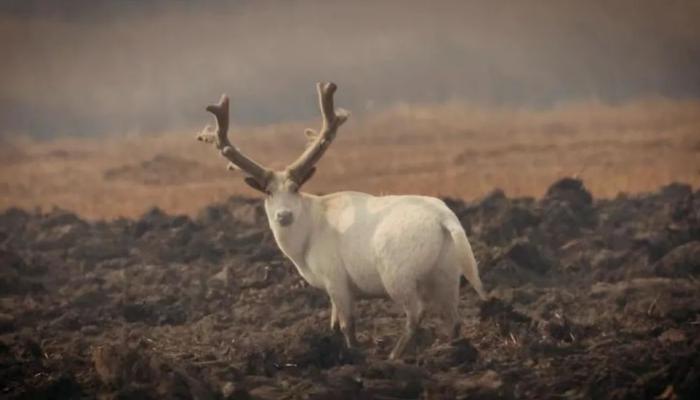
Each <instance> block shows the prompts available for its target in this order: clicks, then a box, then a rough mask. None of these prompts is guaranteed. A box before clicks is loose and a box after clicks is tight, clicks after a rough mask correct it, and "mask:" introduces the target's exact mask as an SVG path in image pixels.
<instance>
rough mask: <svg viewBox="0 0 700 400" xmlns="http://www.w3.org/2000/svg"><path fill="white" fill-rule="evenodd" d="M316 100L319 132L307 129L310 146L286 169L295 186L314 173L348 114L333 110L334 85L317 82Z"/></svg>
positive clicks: (343, 111) (341, 110)
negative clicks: (319, 123)
mask: <svg viewBox="0 0 700 400" xmlns="http://www.w3.org/2000/svg"><path fill="white" fill-rule="evenodd" d="M316 89H317V91H318V100H319V105H320V108H321V116H322V117H323V126H322V128H321V132H320V133H318V134H316V133H315V132H313V130H310V129H307V130H306V135H307V136H309V137H311V138H312V142H311V144H310V145H309V146H308V147H307V148H306V150H305V151H304V153H302V155H301V156H299V158H298V159H297V160H296V161H294V162H293V163H292V164H290V165H289V166H288V167H287V171H288V172H289V176H290V178H291V179H292V180H294V182H296V183H297V185H299V186H301V185H303V184H304V182H306V181H307V180H308V179H309V178H310V177H311V175H312V174H313V172H314V170H315V169H314V165H315V164H316V163H317V162H318V160H320V159H321V157H322V156H323V153H325V152H326V149H328V146H330V144H331V143H332V142H333V139H335V135H336V132H337V131H338V127H340V125H342V124H343V122H345V121H346V120H347V119H348V116H349V115H350V113H348V112H347V111H345V110H343V109H342V108H339V109H337V110H336V109H334V108H333V94H334V93H335V90H336V89H337V86H336V85H335V84H334V83H330V82H319V83H317V84H316Z"/></svg>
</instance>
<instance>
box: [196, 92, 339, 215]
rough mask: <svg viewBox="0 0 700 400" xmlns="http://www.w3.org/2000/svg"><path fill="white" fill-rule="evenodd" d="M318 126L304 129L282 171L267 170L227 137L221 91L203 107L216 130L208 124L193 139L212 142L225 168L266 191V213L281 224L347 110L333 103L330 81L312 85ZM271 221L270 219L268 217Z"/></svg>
mask: <svg viewBox="0 0 700 400" xmlns="http://www.w3.org/2000/svg"><path fill="white" fill-rule="evenodd" d="M316 88H317V91H318V99H319V107H320V109H321V116H322V126H321V130H320V132H318V133H317V132H315V131H314V130H312V129H307V130H306V131H305V133H306V136H307V137H309V138H310V139H311V141H310V143H309V145H308V146H307V148H306V150H305V151H304V152H303V153H302V154H301V155H300V156H299V158H297V159H296V160H295V161H294V162H293V163H291V164H289V165H288V166H287V167H286V168H285V169H284V170H282V171H273V170H270V169H268V168H266V167H264V166H262V165H260V164H259V163H257V162H255V161H254V160H253V159H251V158H249V157H247V156H246V155H244V154H243V153H241V151H240V150H239V149H238V148H236V147H235V146H234V145H232V144H231V142H230V141H229V139H228V125H229V99H228V97H227V96H226V95H225V94H224V95H222V96H221V100H219V103H218V104H215V105H210V106H209V107H207V108H206V110H207V111H209V112H210V113H212V114H214V117H215V118H216V130H212V129H211V128H210V127H209V126H207V127H205V128H204V130H203V131H202V132H201V133H199V134H198V135H197V139H198V140H200V141H203V142H207V143H214V144H215V145H216V148H217V149H219V151H220V152H221V155H223V156H224V157H225V158H226V159H228V160H229V164H228V169H229V170H241V171H243V172H244V173H245V174H246V175H248V176H246V177H245V182H246V183H247V184H248V185H249V186H251V187H252V188H253V189H255V190H258V191H260V192H263V193H265V194H266V195H267V197H266V199H265V203H266V208H267V209H268V215H269V216H270V217H271V218H273V217H274V220H275V222H276V223H277V224H279V225H280V226H282V227H285V226H289V225H291V224H292V223H293V222H294V220H295V218H296V216H297V215H298V213H299V211H300V209H301V197H300V195H299V189H300V188H301V187H302V186H303V185H304V183H306V182H307V181H308V180H309V179H311V177H312V176H313V174H314V173H315V172H316V167H315V165H316V163H317V162H318V161H319V160H320V159H321V157H323V154H324V153H325V152H326V150H327V149H328V147H329V146H330V144H331V143H332V142H333V139H335V135H336V133H337V131H338V128H339V127H340V125H342V124H343V123H344V122H345V121H346V120H347V118H348V116H349V113H348V112H347V111H345V110H343V109H337V110H336V109H335V108H334V106H333V94H334V93H335V91H336V89H337V87H336V85H335V84H334V83H330V82H321V83H318V84H317V85H316ZM271 222H272V221H271Z"/></svg>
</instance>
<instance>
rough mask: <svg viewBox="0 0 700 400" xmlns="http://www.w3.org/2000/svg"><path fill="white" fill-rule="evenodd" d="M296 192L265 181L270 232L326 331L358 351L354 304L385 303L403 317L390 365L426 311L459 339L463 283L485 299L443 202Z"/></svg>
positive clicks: (294, 185) (282, 182)
mask: <svg viewBox="0 0 700 400" xmlns="http://www.w3.org/2000/svg"><path fill="white" fill-rule="evenodd" d="M319 87H320V86H319ZM319 93H321V92H320V90H319ZM302 183H303V182H302ZM298 189H299V183H298V180H297V179H294V177H293V176H292V174H290V172H289V171H288V170H285V171H281V172H272V171H270V172H269V173H268V176H267V177H266V181H265V184H264V190H265V192H267V197H266V198H265V212H266V214H267V218H268V220H269V223H270V228H271V229H272V232H273V234H274V237H275V240H276V241H277V244H278V246H279V248H280V249H281V250H282V252H284V254H285V255H286V256H287V257H289V259H291V261H292V262H293V263H294V265H295V266H296V268H297V270H298V271H299V274H300V275H301V276H302V277H303V278H304V280H306V282H308V283H309V284H310V285H311V286H313V287H316V288H319V289H323V290H325V291H326V293H327V294H328V296H329V297H330V301H331V305H332V309H331V328H332V329H337V328H340V330H341V331H342V333H343V335H344V336H345V340H346V344H347V346H348V347H355V346H356V339H355V332H354V318H353V303H354V302H355V300H356V299H361V298H372V297H388V298H390V299H392V300H393V301H394V302H396V303H397V304H399V305H400V306H401V307H402V308H403V310H404V311H405V312H406V328H405V332H404V334H403V335H402V336H401V338H400V339H399V340H398V342H397V343H396V345H395V347H394V349H393V351H392V352H391V356H390V357H391V358H398V357H401V356H402V354H403V353H404V350H405V349H406V347H407V346H408V344H409V343H410V342H411V341H412V339H413V337H414V335H415V332H416V329H417V327H418V325H419V324H420V321H421V319H422V318H423V315H424V311H425V308H426V306H427V305H428V304H433V305H434V306H435V307H436V308H437V310H438V311H440V312H441V313H442V314H443V316H444V318H445V319H446V322H447V323H448V328H449V329H450V333H451V334H452V335H453V337H454V336H455V335H457V334H458V333H459V326H460V322H459V321H460V318H459V313H458V304H459V286H460V277H461V276H462V275H464V276H465V277H466V278H467V280H468V281H469V283H471V285H472V286H473V287H474V289H475V290H476V292H477V293H478V295H479V296H480V297H481V298H482V299H485V294H484V290H483V288H482V284H481V280H480V279H479V271H478V269H477V264H476V260H475V259H474V255H473V253H472V249H471V246H470V244H469V241H468V240H467V237H466V234H465V233H464V230H463V228H462V226H461V224H460V222H459V220H458V218H457V217H456V216H455V214H454V213H453V212H452V211H451V210H450V209H449V208H448V207H447V206H446V205H445V203H443V202H442V201H441V200H439V199H437V198H433V197H424V196H381V197H376V196H372V195H369V194H365V193H358V192H339V193H334V194H329V195H325V196H315V195H311V194H306V193H302V192H299V190H298Z"/></svg>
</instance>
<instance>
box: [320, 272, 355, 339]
mask: <svg viewBox="0 0 700 400" xmlns="http://www.w3.org/2000/svg"><path fill="white" fill-rule="evenodd" d="M327 290H328V295H329V296H330V298H331V304H332V305H333V308H332V310H331V327H333V325H334V322H335V321H336V319H337V322H338V325H339V326H340V331H341V332H343V336H345V344H346V345H347V347H348V348H349V349H352V348H355V347H357V338H356V337H355V318H354V317H353V315H352V314H353V310H352V309H353V303H354V301H353V300H354V299H353V298H352V295H351V294H350V291H349V290H348V288H347V287H345V286H344V285H333V286H329V287H328V289H327ZM334 316H335V318H334Z"/></svg>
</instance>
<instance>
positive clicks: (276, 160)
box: [0, 0, 700, 218]
mask: <svg viewBox="0 0 700 400" xmlns="http://www.w3.org/2000/svg"><path fill="white" fill-rule="evenodd" d="M697 21H700V3H699V2H696V1H690V0H689V1H664V2H658V1H631V0H630V1H624V0H621V1H616V2H607V1H602V0H593V1H566V0H564V1H534V0H533V1H529V0H528V1H519V2H493V1H433V2H422V1H354V2H348V1H344V2H341V1H303V0H297V1H288V2H271V1H270V2H268V1H218V0H206V1H199V2H196V3H194V2H185V1H164V0H163V1H161V0H157V1H156V0H154V1H144V2H131V1H128V2H127V1H120V2H113V1H106V0H95V1H87V0H75V1H69V2H53V1H38V0H25V1H14V0H8V1H3V2H2V3H0V54H2V62H0V141H1V142H2V143H1V144H2V150H0V156H1V157H2V164H3V165H2V172H0V196H1V197H0V207H3V208H6V207H9V206H13V205H18V204H20V205H22V206H24V207H44V208H46V207H52V206H59V207H64V208H68V209H71V210H74V211H78V212H80V213H82V214H84V215H86V216H89V217H94V218H112V217H116V216H131V215H137V214H139V213H141V212H143V210H145V209H146V208H148V207H150V206H153V205H157V206H160V207H163V208H165V209H167V210H170V211H173V212H186V213H192V212H195V211H196V210H198V209H199V208H201V207H202V206H203V205H205V204H208V203H209V202H211V201H215V200H220V199H222V198H224V197H226V196H228V195H230V194H238V193H240V194H246V195H253V192H251V191H249V190H248V189H246V188H245V187H244V186H243V185H242V184H241V179H240V177H238V176H236V175H235V174H234V175H233V176H232V174H231V173H229V172H227V171H225V170H224V166H225V162H224V161H223V160H222V159H220V158H218V156H217V154H216V152H215V151H214V150H213V149H210V148H207V147H206V146H204V145H198V144H197V143H195V142H194V141H193V140H192V138H193V137H194V133H195V131H196V130H197V129H199V128H201V127H202V126H203V125H204V124H205V123H207V122H209V123H211V121H210V117H209V116H208V115H207V114H206V113H205V112H204V111H203V108H204V106H205V105H206V104H209V103H212V102H215V101H216V100H217V99H218V97H219V96H220V94H221V93H222V92H226V93H228V94H229V95H230V96H231V103H232V111H231V112H232V119H233V120H234V121H235V126H234V127H233V128H232V131H231V133H230V135H231V137H232V140H233V141H234V142H235V143H237V144H240V146H241V147H242V148H243V150H244V151H245V152H247V153H250V155H251V156H253V157H254V158H258V159H259V160H260V161H262V162H264V163H266V164H268V165H271V166H274V167H283V166H284V165H285V164H286V163H288V162H290V161H292V160H293V159H294V157H296V155H297V154H299V152H301V151H302V150H303V148H304V142H305V139H304V138H303V134H302V132H303V128H304V127H307V126H312V127H313V126H316V125H318V123H319V122H320V121H319V120H318V110H317V106H316V98H315V96H316V93H315V89H314V84H315V82H316V81H320V80H332V81H334V82H336V83H337V84H338V86H339V90H338V93H337V96H336V97H337V104H338V105H340V106H342V107H344V108H347V109H349V110H350V111H351V112H352V118H351V121H350V122H349V123H348V124H346V125H345V126H344V127H343V128H342V130H341V132H340V135H339V138H338V140H337V141H336V143H335V144H334V146H333V149H332V150H331V151H330V152H329V153H328V154H327V156H326V158H325V159H324V160H323V162H322V163H321V169H320V171H319V172H320V173H319V174H317V176H316V177H315V179H314V181H313V182H312V183H311V184H310V185H309V190H310V191H313V192H331V191H336V190H343V189H353V190H364V191H369V192H372V193H376V194H380V193H423V194H431V195H445V196H458V197H465V198H467V199H471V198H475V197H478V196H481V195H484V194H485V193H488V192H489V191H490V190H492V189H494V188H495V187H501V188H503V189H504V190H505V191H506V192H507V193H508V194H511V195H527V196H540V195H541V194H542V193H543V190H544V189H545V188H546V187H547V185H548V184H550V183H551V182H552V181H553V180H554V179H556V178H557V177H560V176H563V175H577V176H581V177H582V178H584V180H585V181H586V183H587V185H588V186H589V187H590V188H591V189H592V190H593V192H594V194H596V195H598V196H606V197H610V196H615V195H617V194H618V193H620V192H639V191H645V190H652V189H655V188H656V187H658V186H659V185H661V184H664V183H668V182H671V181H674V180H678V181H683V182H687V183H691V184H693V185H697V183H698V182H700V102H699V100H698V98H699V97H700V24H698V23H697Z"/></svg>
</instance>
